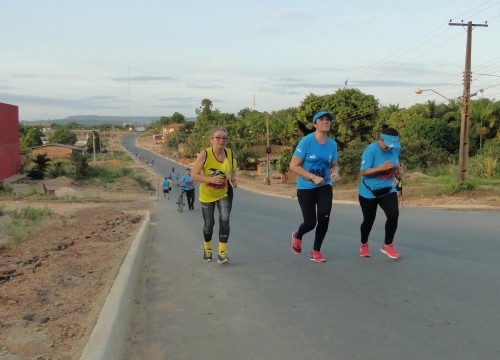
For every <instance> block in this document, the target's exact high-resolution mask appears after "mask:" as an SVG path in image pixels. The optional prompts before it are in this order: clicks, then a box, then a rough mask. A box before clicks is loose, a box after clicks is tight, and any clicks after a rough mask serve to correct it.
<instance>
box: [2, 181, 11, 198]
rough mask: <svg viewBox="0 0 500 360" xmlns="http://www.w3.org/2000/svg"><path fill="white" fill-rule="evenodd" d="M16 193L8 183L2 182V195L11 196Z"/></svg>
mask: <svg viewBox="0 0 500 360" xmlns="http://www.w3.org/2000/svg"><path fill="white" fill-rule="evenodd" d="M13 192H14V189H13V188H12V187H11V186H10V185H9V184H7V183H5V182H3V181H0V194H2V195H10V194H12V193H13Z"/></svg>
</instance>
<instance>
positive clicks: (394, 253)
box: [380, 244, 401, 259]
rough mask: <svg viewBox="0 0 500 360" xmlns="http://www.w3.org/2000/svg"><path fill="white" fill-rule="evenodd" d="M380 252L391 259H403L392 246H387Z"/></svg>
mask: <svg viewBox="0 0 500 360" xmlns="http://www.w3.org/2000/svg"><path fill="white" fill-rule="evenodd" d="M380 251H381V252H382V253H383V254H386V255H387V256H389V257H390V258H391V259H399V258H400V257H401V255H399V253H398V252H397V251H396V249H394V246H392V244H389V245H385V246H384V247H383V248H382V249H380Z"/></svg>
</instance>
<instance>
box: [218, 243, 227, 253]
mask: <svg viewBox="0 0 500 360" xmlns="http://www.w3.org/2000/svg"><path fill="white" fill-rule="evenodd" d="M226 251H227V243H221V242H220V243H219V254H224V253H225V252H226Z"/></svg>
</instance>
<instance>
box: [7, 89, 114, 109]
mask: <svg viewBox="0 0 500 360" xmlns="http://www.w3.org/2000/svg"><path fill="white" fill-rule="evenodd" d="M0 98H1V99H2V101H7V102H8V103H11V104H14V105H22V106H56V107H60V108H67V109H89V108H94V109H118V108H122V107H123V105H118V103H119V104H123V101H120V100H118V99H117V98H115V97H112V96H92V97H84V98H81V99H62V98H50V97H43V96H32V95H18V94H7V93H0ZM114 104H116V105H114Z"/></svg>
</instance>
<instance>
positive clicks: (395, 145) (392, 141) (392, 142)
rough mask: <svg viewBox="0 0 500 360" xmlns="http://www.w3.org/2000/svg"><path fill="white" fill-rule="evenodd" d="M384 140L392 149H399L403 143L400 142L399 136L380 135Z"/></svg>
mask: <svg viewBox="0 0 500 360" xmlns="http://www.w3.org/2000/svg"><path fill="white" fill-rule="evenodd" d="M380 137H381V138H382V140H384V143H385V145H386V146H387V147H388V148H391V149H399V148H401V145H400V144H399V136H393V135H387V134H382V135H380Z"/></svg>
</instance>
